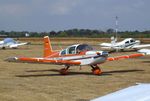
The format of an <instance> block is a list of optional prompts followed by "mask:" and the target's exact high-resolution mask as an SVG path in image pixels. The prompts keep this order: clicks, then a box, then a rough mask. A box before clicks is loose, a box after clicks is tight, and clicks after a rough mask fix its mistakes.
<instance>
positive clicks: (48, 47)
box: [44, 36, 53, 57]
mask: <svg viewBox="0 0 150 101" xmlns="http://www.w3.org/2000/svg"><path fill="white" fill-rule="evenodd" d="M52 52H53V50H52V46H51V42H50V39H49V37H48V36H45V37H44V57H47V56H50V55H51V54H52Z"/></svg>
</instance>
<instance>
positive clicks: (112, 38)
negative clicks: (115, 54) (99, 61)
mask: <svg viewBox="0 0 150 101" xmlns="http://www.w3.org/2000/svg"><path fill="white" fill-rule="evenodd" d="M116 41H117V38H115V37H114V36H113V37H111V45H112V46H113V45H115V44H116Z"/></svg>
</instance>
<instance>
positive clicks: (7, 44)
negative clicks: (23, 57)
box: [0, 38, 29, 49]
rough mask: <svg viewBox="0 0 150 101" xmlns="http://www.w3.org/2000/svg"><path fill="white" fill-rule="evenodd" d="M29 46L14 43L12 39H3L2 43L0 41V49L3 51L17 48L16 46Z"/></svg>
mask: <svg viewBox="0 0 150 101" xmlns="http://www.w3.org/2000/svg"><path fill="white" fill-rule="evenodd" d="M26 44H29V43H28V42H24V43H21V42H18V41H15V40H14V39H12V38H5V39H4V40H3V41H0V48H2V49H5V48H18V46H22V45H26Z"/></svg>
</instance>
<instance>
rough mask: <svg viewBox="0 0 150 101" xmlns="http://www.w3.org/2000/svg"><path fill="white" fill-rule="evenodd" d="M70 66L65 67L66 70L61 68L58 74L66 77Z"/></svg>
mask: <svg viewBox="0 0 150 101" xmlns="http://www.w3.org/2000/svg"><path fill="white" fill-rule="evenodd" d="M69 67H70V66H67V67H66V68H62V69H60V71H59V73H60V74H61V75H67V74H68V69H69Z"/></svg>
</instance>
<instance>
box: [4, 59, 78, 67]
mask: <svg viewBox="0 0 150 101" xmlns="http://www.w3.org/2000/svg"><path fill="white" fill-rule="evenodd" d="M6 61H9V62H26V63H42V64H57V65H80V64H81V62H78V61H69V60H52V59H48V58H28V57H11V58H8V59H6Z"/></svg>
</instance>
